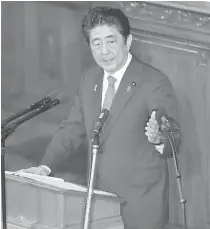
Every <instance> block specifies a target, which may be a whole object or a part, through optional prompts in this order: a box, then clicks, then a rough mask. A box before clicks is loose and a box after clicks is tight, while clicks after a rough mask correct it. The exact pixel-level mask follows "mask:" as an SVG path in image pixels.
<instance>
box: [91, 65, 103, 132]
mask: <svg viewBox="0 0 210 229" xmlns="http://www.w3.org/2000/svg"><path fill="white" fill-rule="evenodd" d="M103 75H104V73H103V70H102V69H100V71H99V73H98V74H97V75H96V76H95V78H94V81H93V88H92V100H91V104H90V114H91V119H92V120H91V121H90V123H91V126H90V132H91V133H92V130H93V128H94V125H95V123H96V121H97V119H98V117H99V114H100V112H101V98H102V85H103Z"/></svg>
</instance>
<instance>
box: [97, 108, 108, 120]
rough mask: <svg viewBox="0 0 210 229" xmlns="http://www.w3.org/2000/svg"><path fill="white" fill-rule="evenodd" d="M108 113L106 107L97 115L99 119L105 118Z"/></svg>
mask: <svg viewBox="0 0 210 229" xmlns="http://www.w3.org/2000/svg"><path fill="white" fill-rule="evenodd" d="M108 115H109V111H108V110H107V109H103V110H102V111H101V114H100V116H99V119H105V120H106V119H107V117H108Z"/></svg>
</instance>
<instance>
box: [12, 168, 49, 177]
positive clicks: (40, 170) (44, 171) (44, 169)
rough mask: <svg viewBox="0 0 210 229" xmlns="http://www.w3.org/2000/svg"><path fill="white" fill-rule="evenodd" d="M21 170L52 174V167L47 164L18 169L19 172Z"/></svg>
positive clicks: (43, 174)
mask: <svg viewBox="0 0 210 229" xmlns="http://www.w3.org/2000/svg"><path fill="white" fill-rule="evenodd" d="M19 172H24V173H32V174H36V175H42V176H48V175H49V174H50V169H49V168H48V167H46V166H43V165H40V166H39V167H30V168H28V169H21V170H18V171H17V172H16V173H19Z"/></svg>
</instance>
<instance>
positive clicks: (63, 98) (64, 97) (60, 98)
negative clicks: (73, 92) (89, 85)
mask: <svg viewBox="0 0 210 229" xmlns="http://www.w3.org/2000/svg"><path fill="white" fill-rule="evenodd" d="M69 99H70V98H69V95H68V94H67V93H65V92H62V93H60V94H58V95H57V96H56V97H55V99H53V100H51V101H50V102H48V103H44V104H42V105H41V106H39V107H38V108H36V109H34V110H33V111H31V112H30V113H28V114H26V115H24V116H23V117H20V118H19V119H18V120H17V121H16V122H13V123H11V124H9V125H7V126H6V127H5V128H4V129H3V130H2V131H1V134H2V137H1V138H2V139H6V138H7V137H8V136H9V135H10V134H11V133H12V132H13V131H14V130H15V129H16V128H17V127H18V126H19V125H20V124H22V123H24V122H26V121H28V120H29V119H31V118H33V117H34V116H36V115H38V114H41V113H43V112H45V111H47V110H49V109H51V108H53V107H54V106H56V105H58V104H63V103H66V102H68V101H69Z"/></svg>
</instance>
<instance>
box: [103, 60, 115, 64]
mask: <svg viewBox="0 0 210 229" xmlns="http://www.w3.org/2000/svg"><path fill="white" fill-rule="evenodd" d="M113 60H114V59H109V60H103V61H104V62H106V63H110V62H112V61H113Z"/></svg>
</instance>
